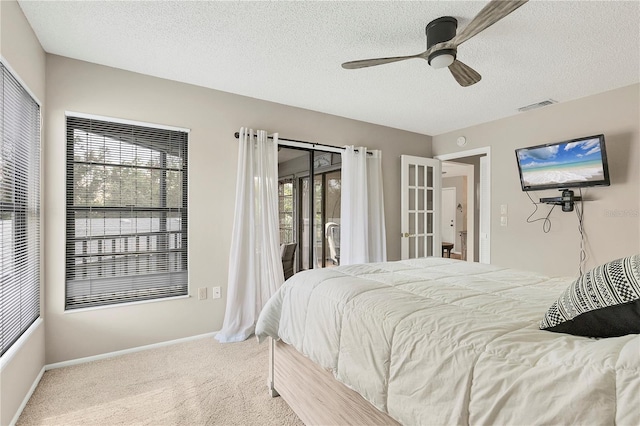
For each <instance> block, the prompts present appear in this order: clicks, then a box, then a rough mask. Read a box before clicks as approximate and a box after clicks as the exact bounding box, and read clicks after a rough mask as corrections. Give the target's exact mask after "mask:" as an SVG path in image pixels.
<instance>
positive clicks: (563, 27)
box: [19, 1, 640, 135]
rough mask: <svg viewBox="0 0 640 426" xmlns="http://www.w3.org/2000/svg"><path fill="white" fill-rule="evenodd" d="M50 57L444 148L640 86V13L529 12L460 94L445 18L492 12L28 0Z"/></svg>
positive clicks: (630, 5)
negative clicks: (478, 128) (428, 138)
mask: <svg viewBox="0 0 640 426" xmlns="http://www.w3.org/2000/svg"><path fill="white" fill-rule="evenodd" d="M19 3H20V6H21V7H22V9H23V11H24V13H25V15H26V17H27V19H28V20H29V22H30V23H31V26H32V27H33V29H34V31H35V33H36V35H37V36H38V38H39V40H40V42H41V44H42V46H43V47H44V49H45V51H47V52H48V53H53V54H57V55H62V56H67V57H70V58H75V59H80V60H84V61H89V62H94V63H97V64H102V65H108V66H111V67H116V68H122V69H126V70H130V71H135V72H139V73H143V74H148V75H153V76H157V77H163V78H167V79H171V80H177V81H182V82H186V83H191V84H196V85H200V86H204V87H210V88H213V89H218V90H223V91H226V92H231V93H237V94H241V95H246V96H250V97H253V98H258V99H265V100H269V101H274V102H278V103H282V104H287V105H293V106H297V107H302V108H307V109H311V110H315V111H321V112H326V113H330V114H335V115H339V116H344V117H349V118H354V119H358V120H363V121H367V122H371V123H377V124H381V125H385V126H390V127H395V128H399V129H405V130H409V131H414V132H418V133H423V134H428V135H438V134H441V133H444V132H447V131H451V130H455V129H459V128H463V127H466V126H470V125H474V124H478V123H483V122H487V121H491V120H495V119H498V118H501V117H506V116H509V115H514V114H518V112H517V108H518V107H521V106H525V105H529V104H532V103H535V102H539V101H542V100H545V99H547V98H552V99H554V100H556V101H559V102H565V101H568V100H571V99H577V98H581V97H584V96H588V95H591V94H595V93H600V92H604V91H607V90H611V89H614V88H618V87H622V86H626V85H630V84H633V83H637V82H639V81H640V59H639V56H640V41H639V40H640V2H637V1H630V2H617V1H594V2H592V1H530V2H529V3H527V4H525V5H524V6H522V7H521V8H520V9H518V10H516V11H515V12H513V13H512V14H511V15H509V16H507V17H506V18H505V19H503V20H502V21H500V22H498V23H497V24H495V25H494V26H492V27H490V28H489V29H487V30H485V31H484V32H482V33H480V34H479V35H477V36H476V37H474V38H472V39H471V40H469V41H467V42H465V43H464V44H462V45H461V46H460V47H459V48H458V58H459V59H460V60H461V61H463V62H465V63H466V64H468V65H470V66H471V67H473V68H474V69H476V70H477V71H478V72H479V73H480V74H481V75H482V81H480V82H479V83H478V84H476V85H474V86H471V87H467V88H462V87H460V86H459V85H458V84H457V83H456V82H455V80H454V79H453V77H452V76H451V75H450V73H449V71H448V70H447V69H441V70H436V69H432V68H430V67H429V66H428V64H427V62H426V61H424V60H422V59H412V60H408V61H404V62H398V63H393V64H387V65H381V66H377V67H371V68H365V69H360V70H344V69H342V68H341V67H340V64H341V63H342V62H346V61H350V60H356V59H367V58H375V57H386V56H401V55H411V54H416V53H420V52H423V51H424V50H425V49H426V38H425V26H426V24H427V23H428V22H429V21H431V20H432V19H435V18H438V17H440V16H445V15H449V16H453V17H455V18H457V19H458V21H459V24H458V31H460V29H461V28H462V27H464V26H465V25H466V24H467V23H469V21H470V20H471V19H472V18H473V16H475V14H476V13H477V12H478V11H479V10H480V9H481V8H482V7H483V6H484V5H485V3H486V2H484V1H473V2H461V1H426V2H404V1H393V2H361V1H358V2H355V1H354V2H307V1H305V2H212V1H210V2H203V1H200V2H191V1H189V2H187V1H183V2H168V1H161V2H147V1H144V2H142V1H108V2H103V1H90V2H64V1H20V2H19Z"/></svg>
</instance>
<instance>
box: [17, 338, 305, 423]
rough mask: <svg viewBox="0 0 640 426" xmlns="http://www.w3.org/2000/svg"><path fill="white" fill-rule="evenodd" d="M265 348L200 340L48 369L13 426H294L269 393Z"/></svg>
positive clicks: (295, 420) (283, 406)
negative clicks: (15, 425)
mask: <svg viewBox="0 0 640 426" xmlns="http://www.w3.org/2000/svg"><path fill="white" fill-rule="evenodd" d="M268 352H269V349H268V346H267V344H266V343H264V344H262V345H258V343H257V342H256V341H255V339H254V338H250V339H249V340H247V341H245V342H241V343H226V344H220V343H218V342H217V341H216V340H215V339H213V338H204V339H199V340H195V341H190V342H186V343H180V344H176V345H171V346H165V347H161V348H156V349H150V350H147V351H142V352H136V353H132V354H127V355H122V356H118V357H115V358H110V359H105V360H100V361H94V362H90V363H86V364H81V365H76V366H72V367H65V368H59V369H54V370H50V371H47V372H45V373H44V376H43V377H42V380H41V381H40V384H39V385H38V387H37V389H36V391H35V392H34V394H33V396H32V397H31V399H30V400H29V402H28V403H27V406H26V407H25V409H24V411H23V412H22V415H21V416H20V418H19V419H18V423H17V425H18V426H26V425H96V426H102V425H154V426H155V425H285V426H289V425H290V426H300V425H302V422H301V421H300V420H299V419H298V417H297V416H296V415H295V414H294V413H293V411H291V409H290V408H289V407H288V406H287V404H286V403H285V402H284V401H283V400H282V398H271V397H270V396H269V394H268V392H267V364H268Z"/></svg>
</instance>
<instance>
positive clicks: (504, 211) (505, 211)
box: [500, 204, 509, 215]
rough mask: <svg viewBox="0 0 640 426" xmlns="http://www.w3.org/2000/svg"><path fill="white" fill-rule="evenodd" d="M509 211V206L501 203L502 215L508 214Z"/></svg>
mask: <svg viewBox="0 0 640 426" xmlns="http://www.w3.org/2000/svg"><path fill="white" fill-rule="evenodd" d="M508 212H509V208H508V207H507V205H506V204H501V205H500V214H501V215H506V214H507V213H508Z"/></svg>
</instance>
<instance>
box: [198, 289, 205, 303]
mask: <svg viewBox="0 0 640 426" xmlns="http://www.w3.org/2000/svg"><path fill="white" fill-rule="evenodd" d="M206 298H207V288H206V287H200V288H199V289H198V300H204V299H206Z"/></svg>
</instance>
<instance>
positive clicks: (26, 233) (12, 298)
mask: <svg viewBox="0 0 640 426" xmlns="http://www.w3.org/2000/svg"><path fill="white" fill-rule="evenodd" d="M0 70H1V71H2V76H1V77H0V78H1V81H0V82H1V86H0V96H1V98H0V134H2V145H1V146H0V239H1V241H2V245H1V246H0V278H1V280H2V282H1V284H0V355H1V354H4V353H5V352H6V351H7V350H8V349H9V347H11V345H12V344H13V343H15V342H16V340H18V338H19V337H20V336H21V335H22V333H24V332H25V331H26V330H27V329H28V328H29V326H30V325H31V324H33V322H34V321H35V320H36V319H37V318H38V317H39V316H40V107H39V105H38V103H37V102H36V101H35V100H34V99H33V98H32V97H31V96H30V95H29V93H28V92H27V91H26V90H25V89H24V88H23V87H22V85H21V84H20V83H19V82H18V81H17V80H16V79H15V78H14V77H13V76H12V75H11V73H10V72H9V70H8V69H7V68H5V66H4V65H2V64H0Z"/></svg>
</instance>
